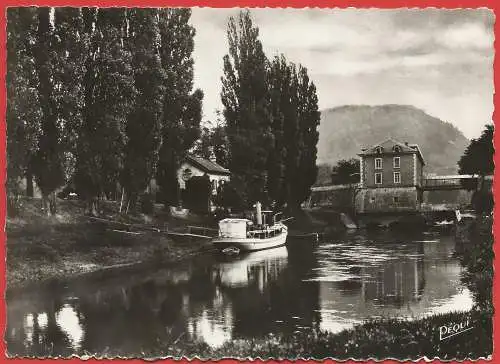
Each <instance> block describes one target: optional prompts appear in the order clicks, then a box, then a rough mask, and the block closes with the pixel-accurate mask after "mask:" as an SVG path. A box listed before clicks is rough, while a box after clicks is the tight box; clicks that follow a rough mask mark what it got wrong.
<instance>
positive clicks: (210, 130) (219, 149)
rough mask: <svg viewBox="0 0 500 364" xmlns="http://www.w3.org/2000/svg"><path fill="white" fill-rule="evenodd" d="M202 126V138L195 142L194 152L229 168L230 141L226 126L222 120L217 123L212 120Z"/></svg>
mask: <svg viewBox="0 0 500 364" xmlns="http://www.w3.org/2000/svg"><path fill="white" fill-rule="evenodd" d="M207 124H208V125H205V126H204V127H202V128H201V134H200V138H199V139H198V140H197V142H196V143H195V147H194V150H193V153H194V154H196V155H198V156H200V157H203V158H206V159H215V162H216V163H217V164H219V165H221V166H222V167H225V168H227V166H228V163H229V141H228V138H227V133H226V127H225V125H224V124H222V123H221V122H220V121H218V122H217V124H216V125H213V124H212V123H211V122H208V123H207Z"/></svg>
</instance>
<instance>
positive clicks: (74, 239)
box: [6, 199, 206, 288]
mask: <svg viewBox="0 0 500 364" xmlns="http://www.w3.org/2000/svg"><path fill="white" fill-rule="evenodd" d="M40 205H41V202H40V200H38V199H25V200H24V201H23V206H22V210H21V213H20V215H19V216H17V217H15V218H7V224H6V231H7V241H6V251H7V264H6V265H7V288H13V287H20V286H24V285H27V284H29V283H33V282H37V281H42V280H48V279H55V278H62V277H69V276H76V275H80V274H84V273H90V272H95V271H99V270H102V269H109V268H114V267H121V266H124V265H133V264H138V263H145V262H149V261H164V262H172V261H176V260H180V259H183V258H186V257H189V256H192V255H194V254H197V253H199V252H201V251H203V249H204V248H205V247H206V244H205V242H204V241H196V240H194V241H176V240H173V239H170V238H168V237H167V236H166V235H165V234H162V233H158V232H154V231H144V232H141V233H140V234H128V233H122V232H117V231H112V230H110V229H106V228H105V227H103V226H102V225H100V224H96V223H92V222H91V221H90V220H89V219H88V218H86V217H85V216H84V211H85V205H84V204H83V203H82V202H80V201H71V200H69V201H68V200H61V201H59V205H58V213H57V215H55V216H51V217H47V216H45V215H44V214H43V213H42V212H41V210H40ZM104 208H105V211H104V213H105V216H106V217H108V218H113V219H117V220H120V221H122V222H124V223H135V224H138V223H145V222H147V223H148V224H151V225H157V226H162V227H163V226H165V225H166V224H169V225H170V226H172V225H175V226H179V225H180V224H182V222H179V221H174V220H172V219H169V218H168V217H167V216H166V214H165V213H159V214H156V215H155V216H149V217H146V216H143V215H140V214H130V215H128V216H123V215H119V214H118V212H117V210H118V206H117V204H116V203H107V204H105V205H104Z"/></svg>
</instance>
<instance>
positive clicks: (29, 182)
mask: <svg viewBox="0 0 500 364" xmlns="http://www.w3.org/2000/svg"><path fill="white" fill-rule="evenodd" d="M26 196H28V197H33V172H32V171H31V165H28V169H27V170H26Z"/></svg>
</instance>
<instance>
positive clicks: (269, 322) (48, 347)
mask: <svg viewBox="0 0 500 364" xmlns="http://www.w3.org/2000/svg"><path fill="white" fill-rule="evenodd" d="M454 251H455V241H454V238H453V237H452V236H442V235H432V234H420V235H418V236H417V235H415V236H409V235H406V236H401V235H399V236H398V235H395V234H393V233H379V234H375V235H373V236H370V235H361V234H352V235H349V234H348V235H345V236H342V237H340V238H335V239H330V240H329V241H328V242H325V243H321V244H319V245H317V246H312V245H311V243H310V242H307V241H301V242H299V241H296V242H295V241H290V242H289V247H282V248H277V249H272V250H266V251H261V252H255V253H251V254H248V255H244V256H240V257H236V258H227V257H221V256H219V255H210V256H205V257H201V258H197V259H195V260H191V261H186V262H182V263H178V264H175V265H174V266H163V267H156V268H152V267H151V268H147V269H142V270H140V271H137V270H130V271H127V270H123V271H120V272H109V273H105V274H102V273H101V274H98V275H91V276H88V277H86V278H80V279H73V280H68V281H66V282H65V281H59V282H55V283H51V284H45V285H40V286H38V287H32V288H29V289H23V290H18V291H11V292H8V294H7V330H6V342H7V349H8V352H9V354H10V355H16V354H19V355H38V356H40V355H64V356H68V355H71V354H83V353H90V354H98V355H103V354H106V353H108V352H113V353H116V352H120V353H122V355H127V354H129V355H140V353H141V352H142V351H145V352H149V351H150V350H152V348H153V347H157V345H158V343H168V344H170V345H174V344H175V343H176V342H178V340H199V341H204V342H206V343H208V344H209V345H213V346H217V345H221V344H223V343H224V342H225V341H227V340H231V339H234V338H259V337H262V336H264V335H267V334H269V333H285V334H286V333H293V332H295V331H300V330H307V329H309V328H311V327H313V328H321V329H325V330H329V331H332V332H337V331H340V330H342V329H345V328H349V327H352V326H353V325H355V324H357V323H361V322H362V321H363V320H365V319H367V318H373V317H395V316H399V317H422V316H425V315H431V314H434V313H445V312H449V311H456V310H468V309H470V308H471V307H472V305H473V300H472V297H471V294H470V292H469V291H468V290H467V288H465V287H464V286H463V285H462V283H461V282H460V274H461V267H460V264H459V262H458V261H457V260H456V259H455V258H454V256H453V252H454ZM166 346H167V345H165V347H166ZM164 354H165V355H167V354H168V353H164Z"/></svg>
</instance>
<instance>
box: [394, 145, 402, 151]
mask: <svg viewBox="0 0 500 364" xmlns="http://www.w3.org/2000/svg"><path fill="white" fill-rule="evenodd" d="M400 152H401V147H400V146H399V145H396V146H395V147H394V153H400Z"/></svg>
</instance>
